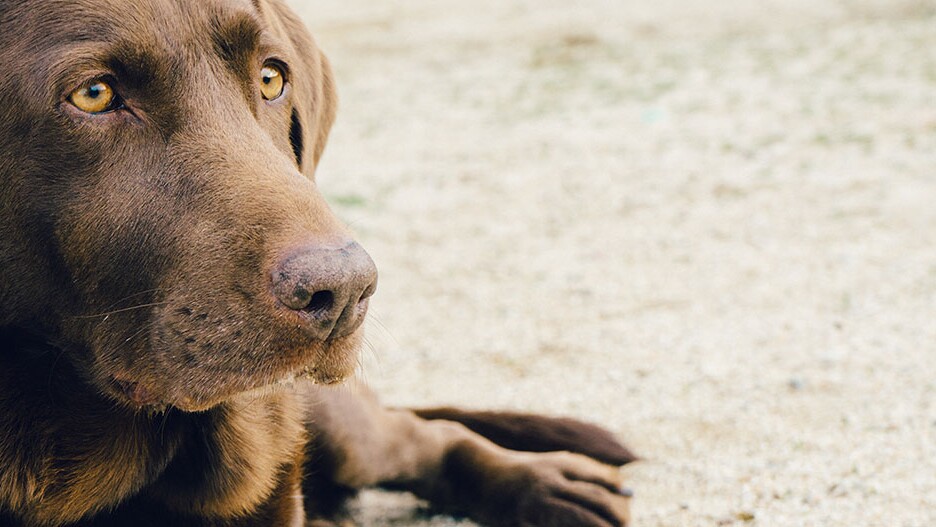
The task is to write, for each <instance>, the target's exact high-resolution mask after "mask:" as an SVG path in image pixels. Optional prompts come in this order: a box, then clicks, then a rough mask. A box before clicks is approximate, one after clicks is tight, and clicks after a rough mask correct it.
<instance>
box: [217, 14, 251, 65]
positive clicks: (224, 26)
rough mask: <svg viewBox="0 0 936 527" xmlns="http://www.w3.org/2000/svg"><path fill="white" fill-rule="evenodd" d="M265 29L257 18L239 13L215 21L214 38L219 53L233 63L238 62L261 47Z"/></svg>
mask: <svg viewBox="0 0 936 527" xmlns="http://www.w3.org/2000/svg"><path fill="white" fill-rule="evenodd" d="M262 35H263V28H262V27H261V25H260V22H259V21H258V20H257V18H256V17H255V16H253V15H252V14H250V13H246V12H243V11H241V12H238V13H236V14H234V15H228V16H227V17H225V18H218V19H215V21H214V24H213V28H212V38H213V39H214V44H215V47H216V48H217V50H218V53H219V54H220V55H221V56H222V57H223V58H224V59H225V60H228V61H231V62H238V61H240V60H242V59H244V58H245V57H246V56H248V55H250V54H252V53H254V52H256V51H257V49H258V48H259V47H260V43H261V39H262Z"/></svg>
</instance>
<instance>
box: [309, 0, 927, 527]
mask: <svg viewBox="0 0 936 527" xmlns="http://www.w3.org/2000/svg"><path fill="white" fill-rule="evenodd" d="M293 4H294V5H295V6H296V7H297V8H298V9H299V10H300V11H301V12H302V14H303V16H304V17H305V19H306V20H307V21H308V23H309V25H310V27H312V29H313V31H314V34H315V35H316V37H317V39H318V41H319V43H320V44H321V46H322V47H323V48H324V49H325V50H326V52H327V53H328V55H329V56H330V58H331V59H332V61H333V63H334V65H335V70H336V74H337V80H338V86H339V90H340V93H341V96H342V107H341V109H340V111H339V119H338V123H337V126H336V128H335V130H334V133H333V135H332V138H331V141H330V144H329V147H328V150H327V151H326V155H325V158H324V161H323V163H322V165H321V167H320V171H319V183H320V185H321V188H322V189H323V191H324V192H325V193H326V195H327V196H328V197H329V198H330V199H331V202H332V203H333V205H334V208H335V210H336V212H337V213H338V214H339V215H340V216H341V217H342V218H344V219H345V220H346V221H347V222H348V223H349V224H350V225H351V226H352V228H353V229H354V230H355V231H356V232H357V234H358V238H359V240H360V241H361V242H362V243H363V244H364V246H365V247H367V249H368V250H369V252H370V253H371V255H372V256H373V257H374V259H375V260H376V262H377V264H378V267H379V268H380V271H381V278H380V288H379V291H378V294H377V296H376V297H375V298H374V301H373V304H372V305H373V309H372V313H373V315H372V317H371V320H370V322H369V328H368V331H369V337H368V338H369V342H370V346H369V349H368V351H367V352H366V355H367V357H366V360H365V364H364V368H363V371H362V375H363V377H364V378H365V379H366V380H367V381H368V383H369V384H370V385H371V386H372V387H374V388H375V389H376V390H378V392H379V393H380V394H381V395H382V397H383V399H384V400H385V402H387V403H389V404H393V405H419V406H424V405H436V404H459V405H462V406H469V407H477V408H512V409H521V410H529V411H537V412H546V413H550V414H559V415H573V416H578V417H581V418H584V419H588V420H592V421H595V422H598V423H602V424H604V425H605V426H607V427H608V428H610V429H611V430H613V431H614V432H616V433H617V434H619V436H620V437H621V438H623V439H624V440H625V441H627V442H628V443H629V444H630V445H632V446H633V447H634V449H635V450H637V451H638V452H639V453H640V454H642V455H643V456H644V457H645V458H646V460H645V461H643V462H641V463H639V464H636V465H634V466H632V467H629V468H627V469H625V470H626V473H627V474H628V475H629V477H630V479H631V483H632V486H633V487H634V488H635V489H636V492H637V496H636V498H635V500H634V512H635V517H636V523H637V525H638V526H641V527H651V526H660V527H662V526H667V527H673V526H711V525H757V526H793V525H796V526H816V527H836V526H842V527H845V526H849V527H853V526H887V527H892V526H893V527H903V526H906V527H925V526H931V525H936V316H934V315H936V2H933V1H912V0H855V1H845V0H809V1H806V0H764V1H760V2H750V1H741V0H724V1H719V2H701V1H698V2H694V1H688V0H685V1H677V0H655V1H653V2H644V1H637V0H579V1H576V2H569V1H568V0H535V1H534V0H476V1H473V2H464V1H455V0H384V1H382V2H373V1H370V0H341V1H339V0H315V1H307V2H301V3H300V2H299V1H298V0H296V1H294V2H293ZM356 514H357V518H358V520H359V521H360V523H361V525H363V526H364V527H377V526H402V525H406V526H417V527H429V526H433V527H435V526H444V525H466V526H467V525H473V524H471V523H470V522H461V523H459V522H457V521H456V520H453V519H451V518H446V517H440V516H430V515H428V514H426V513H425V510H424V504H421V503H420V502H418V501H417V500H415V499H413V498H412V497H410V496H405V495H397V494H388V493H381V492H367V493H365V494H364V496H363V497H362V499H361V500H359V502H358V503H357V504H356Z"/></svg>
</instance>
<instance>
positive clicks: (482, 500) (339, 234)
mask: <svg viewBox="0 0 936 527" xmlns="http://www.w3.org/2000/svg"><path fill="white" fill-rule="evenodd" d="M270 57H272V58H274V59H275V60H277V61H278V62H279V63H281V64H283V65H284V67H285V68H286V71H287V80H288V83H287V89H286V92H285V94H284V95H283V97H281V98H280V99H277V100H275V101H269V102H267V101H264V100H262V99H261V98H260V96H259V93H258V88H257V81H256V79H257V75H258V72H259V69H260V67H261V66H262V65H263V63H264V60H265V59H267V58H270ZM0 66H2V67H3V70H4V71H5V72H7V74H6V75H4V76H0V218H2V222H0V525H12V526H30V527H32V526H62V525H71V524H80V525H86V526H123V525H134V526H148V525H153V526H156V525H193V526H222V525H224V526H243V527H247V526H260V525H263V526H267V525H276V526H280V525H282V526H285V525H290V526H296V525H302V524H303V523H307V524H309V525H313V524H315V525H325V524H329V523H330V522H334V521H339V520H341V519H342V518H343V517H344V512H343V508H342V502H343V500H344V498H346V497H347V496H349V495H351V494H353V492H354V491H355V490H356V489H359V488H361V487H364V486H385V487H388V488H396V489H403V490H408V491H412V492H415V493H417V494H419V495H421V496H423V497H426V498H427V499H430V500H431V501H432V502H433V503H434V504H435V505H437V506H438V507H440V508H441V509H442V510H447V511H451V512H461V513H465V514H468V515H470V516H472V517H475V518H478V519H480V520H481V521H484V522H487V523H489V524H491V525H511V526H513V525H557V526H573V525H574V526H586V527H588V526H608V525H624V524H625V523H626V521H627V514H628V513H627V499H626V497H625V496H622V495H621V493H620V492H619V490H620V485H621V477H620V474H619V473H618V472H617V470H616V469H614V468H612V467H610V466H607V465H603V464H601V463H599V462H598V461H595V460H593V459H590V458H589V457H586V456H584V455H579V454H570V453H562V452H554V453H541V454H532V453H526V452H520V451H515V450H508V449H505V448H502V447H500V446H497V445H495V444H494V443H491V442H490V441H488V440H487V439H484V438H483V437H482V436H481V435H479V434H477V433H475V432H472V431H471V430H469V428H473V429H475V430H476V431H478V432H480V433H481V434H482V435H483V434H485V433H489V434H491V435H492V436H493V437H494V438H495V439H496V441H497V442H498V443H500V444H501V445H506V446H509V447H511V448H514V449H517V450H569V451H577V452H581V453H583V454H587V455H591V456H594V457H596V458H597V459H600V460H603V461H608V462H614V463H622V462H626V461H629V460H630V459H632V456H630V454H629V452H627V451H626V449H623V447H622V446H620V445H619V444H617V443H616V441H614V440H613V439H612V438H611V437H610V436H609V435H607V433H606V432H604V431H603V430H600V429H597V428H595V427H591V426H590V425H585V424H583V423H579V422H577V421H568V420H564V421H558V420H557V421H550V420H544V419H542V418H535V417H532V416H520V415H516V414H492V413H479V414H470V413H464V412H462V413H457V415H456V413H454V412H451V411H450V412H448V413H447V414H435V415H428V414H426V416H427V417H432V418H434V419H435V418H439V417H443V418H446V417H447V418H449V419H454V420H455V421H462V422H465V423H466V424H468V428H466V427H465V426H463V425H461V424H458V423H456V422H454V421H452V420H446V419H442V420H426V419H422V418H420V417H418V416H417V415H416V414H414V413H412V412H409V411H397V410H388V409H384V408H382V407H380V406H379V404H378V403H377V401H376V399H375V398H374V397H373V396H372V395H371V394H369V393H368V392H367V391H366V390H363V389H361V390H359V393H357V394H356V395H352V394H351V392H349V391H341V390H337V391H336V390H334V389H329V388H325V387H320V386H315V385H313V384H311V383H310V382H309V381H308V380H305V378H306V376H308V377H311V379H312V380H313V381H322V382H332V381H334V380H339V379H342V378H345V377H348V376H349V375H350V374H351V373H352V371H353V369H354V366H355V364H356V361H357V353H358V347H359V344H360V341H361V338H362V335H361V330H360V329H358V330H356V331H352V332H351V333H349V334H347V335H346V336H343V337H339V338H331V337H329V338H327V339H325V340H321V337H315V336H314V335H313V334H311V333H310V332H308V331H305V330H304V329H303V327H302V321H301V320H300V319H298V318H296V317H297V316H298V315H297V314H296V313H295V312H293V311H291V310H289V309H286V308H284V306H282V305H280V304H278V303H277V302H276V300H275V298H274V295H272V294H271V292H270V283H269V281H270V278H269V277H270V269H272V268H273V267H274V266H275V264H276V262H279V261H281V260H282V259H283V258H284V257H285V256H286V255H289V254H291V253H292V252H294V251H295V250H296V248H297V247H306V246H310V245H323V246H329V245H334V244H344V243H346V242H347V241H348V240H349V235H348V233H347V232H346V230H345V229H344V227H343V226H341V225H340V223H339V222H338V221H337V220H336V219H335V218H334V217H333V215H332V214H331V212H330V211H329V209H328V207H327V205H326V204H325V202H324V200H323V199H322V197H321V195H320V194H319V192H318V190H317V188H316V185H315V183H314V173H315V167H316V165H317V163H318V161H319V159H320V157H321V155H322V152H323V149H324V147H325V142H326V139H327V136H328V132H329V129H330V127H331V124H332V122H333V120H334V118H335V107H336V96H335V89H334V82H333V80H332V76H331V72H330V68H329V65H328V62H327V60H326V59H325V58H324V56H323V55H322V54H321V53H320V52H319V51H318V48H317V47H316V45H315V43H314V41H313V40H312V38H311V37H310V36H309V35H308V33H307V32H306V31H305V29H304V28H303V26H302V24H301V22H300V21H299V20H298V18H296V17H295V15H294V14H292V13H291V12H290V11H289V10H288V9H287V8H286V7H285V6H284V5H283V4H282V3H281V2H279V1H277V0H254V1H248V0H203V1H199V2H190V1H187V0H136V1H130V2H125V1H123V0H121V1H117V0H97V1H94V2H92V1H90V0H0ZM102 77H103V78H106V79H107V80H108V82H110V83H112V84H113V86H114V88H115V90H116V91H117V92H118V93H119V94H120V95H121V96H122V97H123V99H124V100H125V108H124V109H121V110H118V111H114V112H111V113H108V114H103V115H93V116H92V115H89V114H85V113H83V112H81V111H79V110H78V109H77V108H75V107H74V106H72V105H71V104H70V103H69V102H68V100H67V95H68V94H69V93H70V92H71V91H72V90H74V89H75V88H77V87H79V86H81V85H82V84H83V83H85V82H88V81H90V80H92V79H95V78H102ZM485 422H487V423H488V424H489V425H490V424H491V423H495V424H494V427H493V428H491V427H490V426H488V428H484V426H482V425H483V423H485ZM497 423H499V424H497ZM511 423H512V424H511ZM527 425H534V426H535V428H529V427H528V426H527ZM625 453H626V454H625Z"/></svg>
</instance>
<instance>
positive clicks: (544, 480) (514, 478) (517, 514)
mask: <svg viewBox="0 0 936 527" xmlns="http://www.w3.org/2000/svg"><path fill="white" fill-rule="evenodd" d="M503 468H504V471H505V473H502V474H500V475H499V476H500V477H499V478H498V479H499V480H500V482H501V483H502V485H498V487H500V488H499V489H494V490H495V492H503V493H505V495H501V496H498V497H495V498H494V499H493V500H492V505H494V506H495V507H496V508H498V509H501V510H499V511H490V510H489V511H488V512H490V513H493V514H489V515H488V518H487V520H488V523H490V524H492V525H497V526H505V527H506V526H508V525H510V526H518V525H519V526H525V527H526V526H528V527H626V526H628V525H631V523H630V498H631V497H632V496H633V493H632V492H631V490H630V489H628V488H627V487H626V486H625V485H624V480H623V477H622V475H621V472H620V470H619V469H618V468H616V467H611V466H608V465H604V464H602V463H599V462H597V461H595V460H593V459H591V458H588V457H585V456H582V455H579V454H572V453H568V452H551V453H544V454H526V453H522V454H521V453H517V454H516V456H515V457H514V459H512V461H511V462H510V463H508V464H506V465H504V466H503ZM507 471H509V473H507ZM495 504H496V505H495Z"/></svg>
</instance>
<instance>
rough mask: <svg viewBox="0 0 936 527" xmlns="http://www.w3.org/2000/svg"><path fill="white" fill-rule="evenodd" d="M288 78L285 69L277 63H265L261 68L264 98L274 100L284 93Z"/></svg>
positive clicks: (261, 91) (261, 89) (261, 87)
mask: <svg viewBox="0 0 936 527" xmlns="http://www.w3.org/2000/svg"><path fill="white" fill-rule="evenodd" d="M285 84H286V80H285V79H284V77H283V70H282V69H280V67H279V66H277V65H276V64H269V63H267V64H265V65H264V66H263V69H261V70H260V94H261V95H263V98H264V99H266V100H268V101H272V100H274V99H277V98H279V96H280V95H282V94H283V88H284V86H285Z"/></svg>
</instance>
